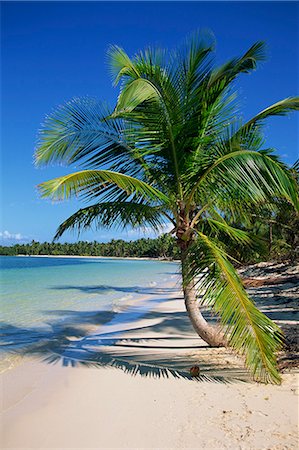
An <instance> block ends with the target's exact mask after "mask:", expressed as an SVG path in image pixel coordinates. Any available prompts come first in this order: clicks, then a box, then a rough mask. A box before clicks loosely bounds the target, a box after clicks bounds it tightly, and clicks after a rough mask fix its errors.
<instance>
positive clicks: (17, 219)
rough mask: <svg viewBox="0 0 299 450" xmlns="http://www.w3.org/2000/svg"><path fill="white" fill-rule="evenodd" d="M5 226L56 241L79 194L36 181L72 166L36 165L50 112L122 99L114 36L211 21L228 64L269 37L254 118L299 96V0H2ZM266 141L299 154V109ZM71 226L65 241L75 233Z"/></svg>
mask: <svg viewBox="0 0 299 450" xmlns="http://www.w3.org/2000/svg"><path fill="white" fill-rule="evenodd" d="M1 10H2V11H1V21H2V24H1V25H2V27H1V28H2V36H1V42H2V54H1V63H2V77H1V89H2V102H1V104H2V140H1V154H2V158H1V197H2V202H1V204H2V206H1V216H2V217H1V225H0V240H1V242H2V243H3V242H5V243H14V242H22V241H26V240H32V239H35V240H40V241H44V240H51V239H52V237H53V235H54V233H55V230H56V228H57V226H58V224H59V223H60V222H61V221H63V220H64V219H65V218H67V217H68V216H69V215H70V214H72V213H73V212H74V211H75V210H76V209H78V207H80V204H79V203H76V202H75V201H71V202H65V203H60V204H57V203H55V204H51V202H48V201H45V200H41V199H39V198H38V194H37V191H36V185H37V184H38V183H40V182H41V181H45V180H46V179H50V178H52V177H55V176H59V175H62V174H63V173H65V172H66V171H67V170H68V169H66V168H62V167H51V168H44V169H36V168H35V167H34V165H33V152H34V147H35V142H36V135H37V131H38V129H39V128H40V124H41V123H42V121H43V118H44V117H45V115H46V114H48V113H49V112H51V110H53V109H54V108H55V106H57V105H59V104H61V103H63V102H65V101H66V100H69V99H71V98H72V97H77V96H84V95H90V96H95V97H98V98H100V99H103V100H107V101H108V102H109V103H112V104H113V102H114V101H115V99H116V95H117V89H115V88H113V87H112V85H111V80H110V76H109V73H108V70H107V67H106V62H105V54H106V50H107V47H108V46H109V44H118V45H120V46H122V47H123V48H124V49H125V50H126V51H127V52H128V53H129V54H132V53H134V52H135V51H136V50H138V49H140V48H143V47H145V46H147V45H149V44H151V45H152V44H154V45H155V44H157V45H159V46H163V47H167V48H172V47H174V46H176V45H177V44H179V43H180V42H181V41H182V40H183V39H184V37H185V36H186V34H189V33H190V32H192V31H194V30H196V29H198V28H210V29H211V30H212V31H213V32H214V34H215V36H216V39H217V61H218V62H219V63H221V62H223V61H225V60H226V59H228V58H231V57H233V56H237V55H239V54H241V53H242V52H244V51H245V50H246V49H247V48H248V47H250V46H251V45H252V43H253V42H255V41H257V40H265V41H266V42H267V44H268V60H267V62H266V63H264V64H263V65H262V66H261V67H260V68H259V70H258V71H256V72H255V73H253V74H251V75H249V76H243V77H242V78H241V79H240V81H239V83H238V87H239V92H240V95H241V98H242V109H243V112H244V116H245V118H249V117H250V116H251V115H254V114H255V113H257V112H258V111H260V110H261V109H263V108H264V107H266V106H268V105H270V104H272V103H274V102H276V101H278V100H280V99H282V98H285V97H288V96H294V95H296V94H297V95H298V42H299V33H298V23H299V21H298V18H299V17H298V10H299V4H298V2H259V1H256V2H212V1H211V2H128V3H127V2H107V3H105V2H90V3H89V2H31V3H30V2H2V4H1ZM267 124H268V125H267V127H266V128H265V132H266V145H267V146H271V147H275V148H276V149H277V152H278V153H279V154H280V155H281V156H282V158H283V159H284V161H286V162H287V163H289V164H291V163H293V162H294V161H295V160H296V159H297V158H298V114H297V115H295V114H294V115H292V116H289V117H283V118H273V119H271V120H270V121H268V123H267ZM141 235H142V234H141V233H138V232H136V231H129V232H123V233H121V232H119V231H117V230H110V231H107V230H99V231H97V232H86V233H83V234H82V235H81V239H86V240H94V239H96V240H99V241H108V240H110V239H111V238H112V237H115V238H118V237H122V238H124V239H135V238H137V237H140V236H141ZM74 240H76V236H74V235H72V234H66V235H65V237H64V238H63V239H62V241H74Z"/></svg>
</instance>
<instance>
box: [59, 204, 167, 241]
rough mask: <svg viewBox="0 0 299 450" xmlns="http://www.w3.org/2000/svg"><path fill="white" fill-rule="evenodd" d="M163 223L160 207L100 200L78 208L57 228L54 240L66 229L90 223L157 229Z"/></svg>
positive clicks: (85, 225)
mask: <svg viewBox="0 0 299 450" xmlns="http://www.w3.org/2000/svg"><path fill="white" fill-rule="evenodd" d="M164 223H165V216H164V217H163V210H162V209H161V207H154V206H150V205H147V204H143V203H133V202H102V203H96V204H95V205H90V206H87V207H86V208H82V209H79V211H77V212H75V213H74V214H72V215H71V216H70V217H69V218H68V219H66V220H65V221H64V222H63V223H62V224H61V225H60V226H59V227H58V229H57V231H56V234H55V236H54V240H56V239H59V238H60V237H61V236H62V234H63V233H65V232H66V231H68V230H77V231H78V233H79V232H80V231H82V230H84V229H88V228H90V227H91V226H92V225H95V227H96V228H98V227H106V228H109V227H112V226H113V227H121V228H123V229H124V228H126V227H127V226H131V227H145V226H150V227H151V228H152V229H153V230H156V231H159V230H161V229H162V226H163V224H164Z"/></svg>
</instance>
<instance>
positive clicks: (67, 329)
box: [0, 287, 249, 383]
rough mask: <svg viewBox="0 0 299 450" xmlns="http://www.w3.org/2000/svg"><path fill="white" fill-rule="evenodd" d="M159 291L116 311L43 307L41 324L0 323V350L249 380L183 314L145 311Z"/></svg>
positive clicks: (74, 363) (148, 371)
mask: <svg viewBox="0 0 299 450" xmlns="http://www.w3.org/2000/svg"><path fill="white" fill-rule="evenodd" d="M73 288H74V287H71V289H73ZM157 293H158V292H157V291H156V292H155V294H157ZM159 293H160V294H161V295H160V296H159V298H157V297H155V298H154V297H149V300H148V301H147V302H146V303H145V304H144V303H143V304H142V305H141V304H134V305H133V306H130V307H127V308H124V309H123V310H121V311H119V312H115V311H75V310H58V311H46V314H47V321H46V322H45V324H44V326H42V327H31V328H25V327H19V326H15V325H12V324H5V323H3V324H2V326H1V331H0V341H1V349H2V351H4V352H10V353H14V354H19V355H24V356H34V357H36V358H38V359H41V360H43V361H45V362H47V363H50V364H54V363H60V364H62V365H63V366H71V367H78V366H86V367H90V366H92V367H115V368H118V369H120V370H122V371H124V372H126V373H128V374H131V375H134V376H136V375H141V376H148V377H156V378H160V377H165V378H169V377H175V378H183V379H186V380H194V381H195V380H196V381H213V382H222V383H229V382H232V381H234V380H243V381H249V377H248V374H247V372H246V370H245V369H244V368H243V366H242V365H241V366H240V364H235V365H234V364H232V363H231V361H228V357H229V356H228V354H227V353H228V352H227V350H225V349H211V348H209V347H208V346H207V345H206V344H205V343H204V342H203V341H201V340H200V339H199V338H198V337H197V336H196V335H195V334H194V331H193V329H192V327H191V325H190V321H189V318H188V316H187V314H186V313H184V312H169V313H165V312H160V311H157V312H155V311H154V312H151V308H152V307H153V306H154V305H156V304H158V303H160V302H162V301H163V302H164V301H166V302H167V301H169V294H170V291H168V290H167V289H166V290H164V291H163V292H162V290H161V289H159ZM172 300H173V297H172ZM180 300H182V299H181V298H180ZM182 301H183V300H182ZM49 317H50V319H49ZM52 317H53V319H52ZM62 318H63V319H62ZM137 319H138V321H137ZM143 319H146V320H143ZM211 351H212V353H213V352H214V357H213V358H211ZM193 365H198V366H199V368H200V376H198V377H196V378H194V377H191V375H190V368H191V367H192V366H193Z"/></svg>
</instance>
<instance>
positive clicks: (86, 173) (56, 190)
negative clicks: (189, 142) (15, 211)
mask: <svg viewBox="0 0 299 450" xmlns="http://www.w3.org/2000/svg"><path fill="white" fill-rule="evenodd" d="M109 184H112V185H116V186H117V187H118V188H120V189H121V190H122V191H123V192H124V193H125V194H126V196H127V197H130V196H131V197H134V198H138V199H146V200H151V201H156V202H166V203H167V202H168V198H167V197H166V195H164V194H163V193H162V192H160V191H159V190H158V189H156V188H154V187H152V186H151V185H149V184H147V183H145V182H143V181H141V180H138V179H137V178H133V177H131V176H129V175H125V174H123V173H118V172H113V171H110V170H83V171H81V172H74V173H72V174H69V175H64V176H62V177H58V178H54V179H52V180H49V181H45V182H44V183H41V184H40V185H39V190H40V192H41V195H42V197H44V198H45V197H47V198H51V199H53V200H63V199H68V198H70V197H71V196H73V195H77V196H80V197H83V198H85V199H90V198H96V197H99V196H100V195H101V194H102V193H103V191H104V190H105V188H106V187H107V185H109Z"/></svg>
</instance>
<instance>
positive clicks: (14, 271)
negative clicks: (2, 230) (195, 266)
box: [0, 256, 179, 371]
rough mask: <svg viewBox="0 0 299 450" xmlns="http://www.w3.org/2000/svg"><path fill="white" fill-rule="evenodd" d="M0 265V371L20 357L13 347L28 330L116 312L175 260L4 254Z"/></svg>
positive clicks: (175, 268)
mask: <svg viewBox="0 0 299 450" xmlns="http://www.w3.org/2000/svg"><path fill="white" fill-rule="evenodd" d="M0 267H1V277H0V282H1V296H0V312H1V328H2V333H1V335H2V337H3V341H2V343H1V349H0V350H2V351H1V353H0V371H4V370H8V369H10V368H13V367H14V366H15V365H16V364H18V363H19V362H20V361H21V360H22V357H21V356H20V355H19V354H18V353H16V352H14V347H15V346H16V343H18V342H19V341H22V339H23V336H26V337H28V335H30V332H31V331H32V333H31V334H32V335H33V339H37V340H38V330H45V329H47V328H51V327H52V328H53V324H54V325H55V326H56V327H57V323H59V322H61V323H63V322H64V321H65V320H67V318H68V317H70V315H75V317H76V314H77V315H80V314H85V315H87V316H88V314H92V313H95V312H98V311H107V312H117V311H118V310H119V308H121V309H123V308H124V307H127V306H128V305H129V304H132V303H135V301H138V302H140V301H141V300H142V299H144V297H146V295H147V293H148V292H149V291H150V290H151V289H152V288H156V287H158V286H164V285H165V284H167V283H169V281H171V279H173V278H176V277H177V274H178V272H179V265H178V264H177V263H176V262H165V261H153V260H132V259H111V258H88V257H82V258H81V257H75V258H71V257H66V258H64V257H57V258H56V257H42V258H36V257H28V256H24V257H21V256H18V257H7V256H6V257H0ZM7 330H8V333H7ZM41 334H42V332H41ZM8 336H9V338H8ZM9 339H10V341H9ZM9 349H10V350H12V351H8V350H9Z"/></svg>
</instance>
